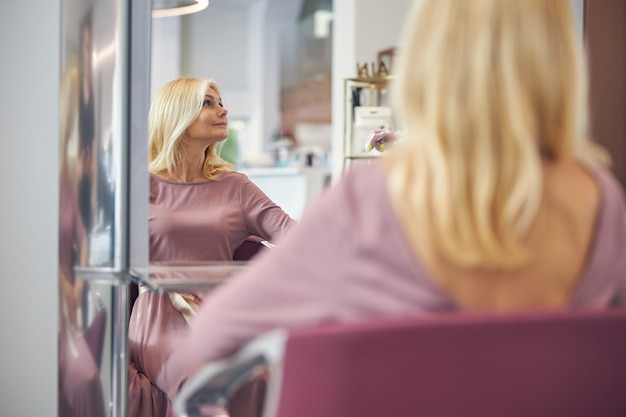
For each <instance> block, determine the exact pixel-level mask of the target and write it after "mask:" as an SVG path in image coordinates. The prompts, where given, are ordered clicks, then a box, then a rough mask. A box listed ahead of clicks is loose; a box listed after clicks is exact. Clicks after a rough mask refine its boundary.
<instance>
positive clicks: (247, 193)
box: [239, 174, 296, 243]
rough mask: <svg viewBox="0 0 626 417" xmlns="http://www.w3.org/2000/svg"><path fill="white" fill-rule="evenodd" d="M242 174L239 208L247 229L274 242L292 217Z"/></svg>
mask: <svg viewBox="0 0 626 417" xmlns="http://www.w3.org/2000/svg"><path fill="white" fill-rule="evenodd" d="M241 175H242V180H241V187H240V194H239V198H240V204H241V210H242V214H243V217H244V221H245V222H246V226H247V227H248V230H250V232H251V234H253V235H255V236H259V237H262V238H264V239H267V240H269V241H271V242H272V243H276V242H277V241H278V240H279V239H280V238H281V237H282V236H283V235H284V234H285V233H286V232H287V231H288V230H289V229H290V228H291V227H292V226H293V225H295V223H296V222H295V220H294V219H292V218H291V217H290V216H289V215H288V214H287V213H286V212H285V211H283V209H282V208H281V207H280V206H278V205H277V204H276V203H274V202H273V201H272V200H271V199H270V198H269V197H268V196H267V195H266V194H265V193H264V192H263V191H261V189H260V188H259V187H258V186H256V185H255V184H254V183H253V182H252V181H250V179H249V178H248V177H247V176H245V175H243V174H241Z"/></svg>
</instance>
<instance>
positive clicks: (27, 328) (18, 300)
mask: <svg viewBox="0 0 626 417" xmlns="http://www.w3.org/2000/svg"><path fill="white" fill-rule="evenodd" d="M59 29H60V1H59V0H32V1H28V2H25V1H7V0H2V1H0V54H1V56H2V58H1V59H2V63H1V64H0V91H1V92H2V94H0V109H2V113H1V116H0V138H2V142H3V150H2V152H0V195H1V196H2V203H1V204H0V207H1V208H0V230H1V231H2V234H1V236H0V260H1V262H0V294H1V295H2V301H1V302H0V329H2V335H1V336H0V381H1V382H0V387H1V389H0V415H2V416H29V417H30V416H55V415H56V413H57V311H58V309H57V283H58V277H57V259H58V255H57V251H58V243H57V240H58V237H57V229H58V162H57V160H58V147H59V141H58V112H57V107H58V79H59V39H60V32H59Z"/></svg>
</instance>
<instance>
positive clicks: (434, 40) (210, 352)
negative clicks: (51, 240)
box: [164, 0, 626, 387]
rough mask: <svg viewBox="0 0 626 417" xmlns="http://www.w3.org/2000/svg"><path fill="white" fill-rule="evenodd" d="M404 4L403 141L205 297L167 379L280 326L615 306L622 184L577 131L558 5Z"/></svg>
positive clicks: (580, 89) (620, 289)
mask: <svg viewBox="0 0 626 417" xmlns="http://www.w3.org/2000/svg"><path fill="white" fill-rule="evenodd" d="M416 4H417V5H416V8H415V10H414V12H413V14H412V16H411V17H410V19H409V20H408V23H407V27H406V31H405V37H404V40H403V43H402V44H401V45H400V52H401V57H400V62H399V66H398V75H397V80H396V81H395V83H396V84H395V100H396V111H397V112H398V113H399V115H400V118H401V121H402V122H403V133H402V141H401V142H398V143H396V144H395V145H394V146H393V148H392V149H391V150H389V151H388V152H386V153H385V154H384V155H383V156H382V157H381V158H380V160H379V163H376V164H373V165H370V166H367V167H363V166H358V167H356V168H354V169H353V170H352V171H349V172H347V173H346V174H345V176H344V177H343V178H342V180H341V181H340V182H339V183H338V184H337V185H336V186H335V187H334V188H332V189H331V190H330V191H329V192H327V193H326V194H325V195H324V196H323V197H322V198H321V199H320V200H319V201H317V203H316V204H315V205H314V206H312V207H311V208H310V209H309V211H308V212H306V213H305V214H304V216H303V218H302V219H301V221H300V223H299V224H298V228H297V229H295V230H294V232H293V233H292V234H290V235H289V236H287V238H286V239H285V240H284V242H283V245H282V246H281V247H279V248H277V249H276V250H275V251H273V252H272V253H270V254H269V256H267V257H265V258H264V259H263V260H262V261H261V262H260V263H259V264H258V265H256V267H255V269H254V270H250V271H247V272H245V273H243V274H242V275H241V276H238V277H236V278H235V279H234V280H233V282H232V284H231V285H228V286H227V287H223V288H220V289H218V290H217V291H216V292H215V293H214V294H213V296H212V298H211V299H210V300H209V301H208V302H207V303H205V304H204V305H203V307H202V308H201V309H200V311H199V313H198V315H197V316H196V318H195V319H194V320H193V321H192V323H191V332H190V333H189V336H188V337H187V338H186V340H185V341H184V342H182V343H180V345H179V347H178V349H177V350H176V351H175V354H174V356H173V357H172V359H171V361H170V362H169V363H168V366H167V368H166V370H165V372H164V375H165V377H166V378H169V379H170V380H171V381H172V385H174V386H177V387H180V386H181V384H183V383H184V381H185V378H186V377H187V374H185V371H184V370H187V372H190V370H192V369H195V367H197V366H198V364H200V363H206V362H209V361H212V360H215V359H218V358H221V357H224V356H225V355H228V354H231V353H232V352H233V351H234V350H235V349H237V348H238V347H240V346H241V345H242V344H244V343H246V342H247V341H249V340H250V339H252V338H253V337H255V336H257V335H259V334H260V333H263V332H265V331H268V330H270V329H272V328H275V327H279V326H282V327H288V328H289V327H296V326H302V325H310V324H314V323H319V322H325V321H353V320H364V319H369V318H374V317H388V316H398V315H406V314H420V313H432V312H442V311H459V312H462V311H493V312H500V311H512V310H516V309H566V308H581V307H597V308H609V307H611V306H613V305H620V304H624V303H626V299H625V298H624V296H625V295H626V293H625V288H624V284H626V204H625V201H624V193H623V190H622V188H621V187H620V185H619V184H618V182H617V181H616V179H615V178H614V177H613V175H612V174H611V173H610V171H609V170H608V169H607V168H606V167H605V166H604V161H605V160H606V157H605V155H604V154H603V152H602V151H601V150H599V149H597V147H595V146H593V144H592V143H590V142H589V140H588V138H587V136H586V134H587V126H586V120H587V117H586V116H587V112H586V106H587V103H586V94H585V77H586V75H585V71H584V68H585V65H584V62H583V56H582V50H581V44H580V40H579V39H578V37H577V33H576V30H575V28H574V26H573V18H572V15H571V10H570V2H568V1H563V0H525V1H519V0H473V1H458V0H421V1H419V2H416ZM416 354H417V352H416Z"/></svg>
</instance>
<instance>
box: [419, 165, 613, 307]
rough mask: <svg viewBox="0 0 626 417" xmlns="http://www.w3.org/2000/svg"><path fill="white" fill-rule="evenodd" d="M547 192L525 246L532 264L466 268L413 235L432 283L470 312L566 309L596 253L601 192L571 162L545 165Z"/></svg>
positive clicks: (589, 176) (583, 170)
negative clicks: (439, 253)
mask: <svg viewBox="0 0 626 417" xmlns="http://www.w3.org/2000/svg"><path fill="white" fill-rule="evenodd" d="M543 172H544V175H543V177H544V191H543V194H542V202H541V206H540V209H539V211H538V214H537V218H536V220H535V223H534V224H533V226H532V228H531V230H530V232H529V233H528V235H527V236H526V237H525V239H524V241H525V242H526V243H527V244H528V248H529V249H530V253H531V255H530V259H529V261H528V262H527V263H525V264H524V265H522V266H520V267H518V268H513V269H502V268H481V267H475V268H467V267H461V266H458V265H454V264H451V263H449V262H445V261H443V260H441V259H440V257H438V256H437V255H435V254H434V253H433V251H432V250H429V249H428V247H429V246H428V236H425V235H424V234H417V235H415V236H410V237H409V240H410V241H412V242H413V245H414V251H415V253H416V254H417V255H418V256H419V258H420V260H421V262H422V264H423V265H424V267H425V269H427V270H428V272H429V275H430V276H431V279H433V281H434V282H436V283H437V285H439V286H440V287H441V288H442V289H444V290H445V291H446V292H447V293H448V294H449V295H450V296H451V297H452V298H454V299H455V300H456V301H457V302H458V303H459V304H460V305H462V306H463V307H465V308H468V309H483V310H506V309H513V308H543V307H548V308H549V307H562V306H565V305H566V304H567V303H568V301H569V299H570V296H571V293H572V289H573V288H574V287H575V286H576V284H577V283H578V281H579V278H580V277H581V275H582V273H583V272H584V268H585V266H586V262H587V260H588V252H589V250H590V249H592V248H593V239H594V236H595V235H594V226H595V225H596V220H597V216H598V211H599V207H600V199H601V196H600V189H599V186H598V183H597V179H596V178H595V176H594V174H593V173H591V172H590V171H589V170H587V169H586V168H584V167H583V166H582V165H581V164H579V163H576V162H573V161H568V162H559V163H545V164H544V166H543Z"/></svg>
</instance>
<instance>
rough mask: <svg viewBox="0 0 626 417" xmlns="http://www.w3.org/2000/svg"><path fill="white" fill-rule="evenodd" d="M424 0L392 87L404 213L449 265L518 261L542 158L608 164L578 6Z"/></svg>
mask: <svg viewBox="0 0 626 417" xmlns="http://www.w3.org/2000/svg"><path fill="white" fill-rule="evenodd" d="M418 3H419V5H418V6H417V7H415V9H414V11H413V16H412V19H411V20H410V21H409V23H408V26H407V27H406V29H405V34H404V43H402V47H401V48H400V59H399V64H398V74H397V79H396V81H395V82H394V83H395V85H394V86H393V88H394V90H393V95H394V98H395V100H396V101H395V105H396V108H397V109H398V111H399V119H400V120H401V121H402V123H403V124H404V129H405V133H404V135H403V138H404V143H403V144H402V145H401V146H398V147H396V150H395V151H393V152H390V153H389V154H388V155H387V158H385V160H386V162H385V168H386V170H387V172H388V174H389V175H388V178H389V184H390V190H391V193H392V197H394V198H393V199H394V203H395V206H396V209H397V210H398V212H399V214H400V216H401V218H403V219H404V220H405V222H404V223H405V224H406V225H407V228H408V234H409V236H411V235H413V236H418V235H419V234H423V233H425V232H426V233H427V236H428V239H429V241H430V245H431V247H432V248H433V249H434V251H435V253H437V254H438V255H440V256H442V257H444V258H445V259H447V260H449V261H452V262H454V263H456V264H458V265H461V266H465V267H472V266H486V267H515V266H519V265H520V264H522V263H524V262H526V261H527V260H528V255H529V251H528V248H527V247H526V246H525V244H524V237H525V236H526V235H527V233H528V232H529V231H530V228H531V227H532V225H533V222H534V220H535V218H536V216H537V213H538V209H539V206H540V203H541V198H542V191H543V190H542V186H543V174H542V161H543V160H553V161H558V160H564V159H567V158H579V159H582V160H585V161H587V162H593V161H595V162H600V158H596V155H600V153H599V152H597V151H596V150H594V149H592V148H593V147H592V145H591V144H590V143H589V141H587V140H586V133H587V108H586V78H585V77H586V74H585V68H584V64H583V56H582V48H581V45H580V40H579V39H577V36H578V33H577V32H576V29H575V27H574V26H573V16H572V14H571V10H570V7H569V1H564V0H524V1H519V0H472V1H458V0H422V1H421V2H418ZM416 216H418V218H420V219H422V220H423V222H424V224H426V225H427V227H428V230H427V231H424V230H418V227H419V226H416V225H415V222H414V221H413V220H414V218H415V217H416ZM422 226H423V225H422Z"/></svg>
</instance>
